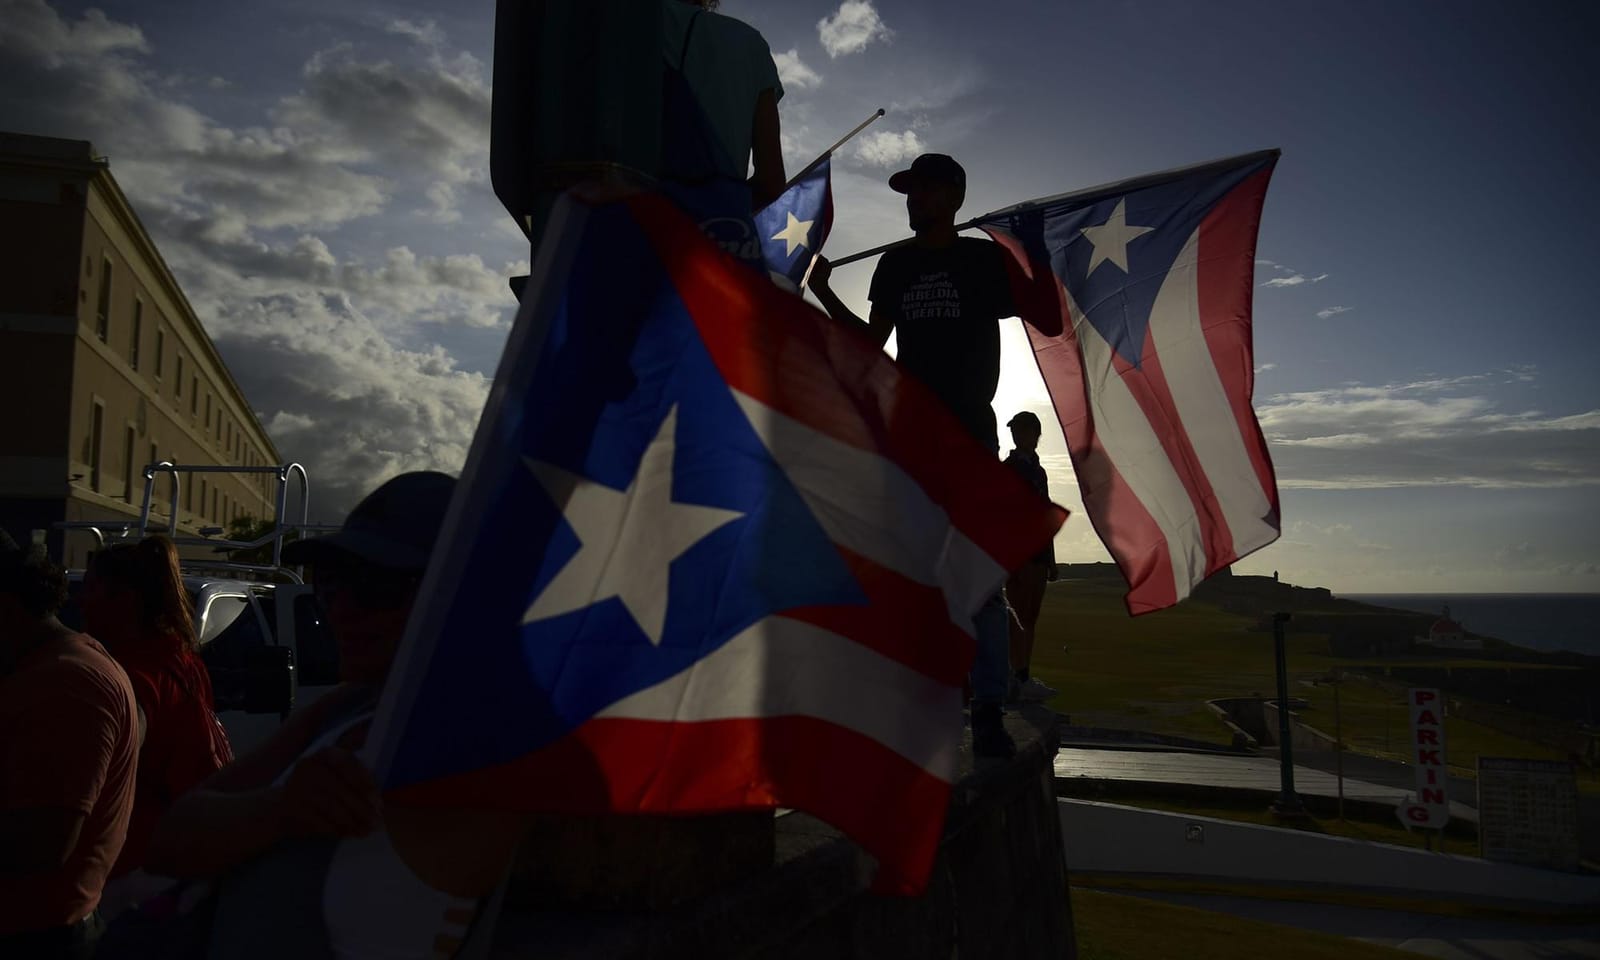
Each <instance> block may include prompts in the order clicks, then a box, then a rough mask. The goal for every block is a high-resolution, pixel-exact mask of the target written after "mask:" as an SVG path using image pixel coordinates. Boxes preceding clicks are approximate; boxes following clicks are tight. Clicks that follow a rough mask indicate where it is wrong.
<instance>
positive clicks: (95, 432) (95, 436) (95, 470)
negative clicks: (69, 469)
mask: <svg viewBox="0 0 1600 960" xmlns="http://www.w3.org/2000/svg"><path fill="white" fill-rule="evenodd" d="M105 421H106V405H105V404H103V403H101V402H100V401H99V400H96V401H94V407H93V410H92V412H91V413H90V414H89V489H90V490H93V491H94V492H95V493H99V492H100V433H101V431H102V430H103V429H104V428H105Z"/></svg>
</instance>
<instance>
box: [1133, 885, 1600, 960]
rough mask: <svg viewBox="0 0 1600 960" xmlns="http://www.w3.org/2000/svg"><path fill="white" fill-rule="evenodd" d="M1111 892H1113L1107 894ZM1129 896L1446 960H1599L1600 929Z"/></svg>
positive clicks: (1183, 895) (1598, 926)
mask: <svg viewBox="0 0 1600 960" xmlns="http://www.w3.org/2000/svg"><path fill="white" fill-rule="evenodd" d="M1107 892H1111V891H1107ZM1120 892H1124V893H1126V894H1127V895H1129V896H1138V897H1144V898H1146V899H1150V900H1160V901H1162V902H1163V903H1173V904H1178V905H1179V906H1185V907H1195V908H1198V909H1201V910H1212V911H1216V912H1218V913H1227V914H1232V915H1233V916H1238V917H1244V918H1245V919H1248V920H1261V921H1264V922H1267V923H1278V924H1283V925H1285V926H1290V927H1299V928H1301V929H1303V930H1319V931H1321V932H1323V933H1332V934H1337V935H1339V936H1342V937H1351V938H1353V939H1356V940H1364V941H1366V942H1368V943H1375V944H1380V945H1382V946H1386V947H1393V948H1395V949H1397V950H1406V951H1410V952H1412V953H1418V954H1422V955H1424V956H1429V957H1438V958H1440V960H1595V958H1600V924H1592V923H1591V924H1535V923H1519V922H1513V921H1507V920H1477V919H1470V918H1468V919H1462V918H1458V917H1436V916H1431V915H1428V914H1418V913H1401V912H1399V911H1394V910H1372V909H1367V908H1363V907H1344V906H1332V905H1328V904H1316V903H1290V902H1285V901H1281V900H1256V899H1252V898H1248V897H1217V896H1207V895H1204V894H1189V893H1160V892H1153V891H1152V892H1145V891H1120Z"/></svg>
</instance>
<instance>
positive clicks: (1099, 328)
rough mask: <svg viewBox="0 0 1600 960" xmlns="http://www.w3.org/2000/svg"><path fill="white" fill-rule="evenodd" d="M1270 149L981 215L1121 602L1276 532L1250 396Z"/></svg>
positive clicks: (1160, 597)
mask: <svg viewBox="0 0 1600 960" xmlns="http://www.w3.org/2000/svg"><path fill="white" fill-rule="evenodd" d="M1277 158H1278V151H1276V150H1271V151H1264V152H1262V153H1255V154H1249V155H1246V156H1241V157H1234V158H1231V159H1228V160H1222V161H1217V162H1215V163H1209V164H1202V165H1200V166H1196V167H1189V168H1186V169H1183V170H1176V171H1172V172H1170V173H1165V174H1157V175H1154V176H1149V177H1141V178H1139V179H1136V180H1130V181H1127V182H1124V183H1118V184H1112V185H1109V186H1106V187H1099V188H1095V189H1093V190H1086V191H1082V192H1079V193H1074V194H1069V195H1065V196H1061V197H1052V198H1049V199H1045V200H1038V201H1034V202H1032V203H1025V204H1021V205H1018V206H1016V207H1012V208H1009V209H1006V210H1000V211H997V212H995V213H992V214H988V215H986V216H984V217H980V218H979V219H978V220H976V221H974V222H973V225H974V226H978V227H981V228H982V229H984V230H985V231H986V232H987V233H988V234H989V235H990V236H992V237H993V238H994V239H995V240H997V241H998V242H999V243H1000V244H1002V245H1003V246H1004V247H1005V248H1006V249H1007V250H1009V251H1010V252H1011V253H1012V254H1013V257H1014V265H1015V267H1016V269H1015V270H1014V272H1013V281H1014V284H1013V285H1014V286H1015V287H1016V288H1017V292H1018V301H1019V302H1018V309H1019V311H1020V312H1021V314H1022V316H1023V319H1024V320H1025V321H1027V329H1028V336H1029V338H1030V339H1031V341H1032V343H1033V349H1034V355H1035V356H1036V357H1037V359H1038V362H1039V370H1040V372H1041V373H1042V374H1043V375H1044V381H1045V386H1046V387H1047V388H1048V389H1049V391H1050V397H1051V400H1052V402H1053V403H1054V405H1055V410H1056V414H1057V416H1058V417H1059V418H1060V420H1061V425H1062V428H1063V430H1064V431H1065V433H1066V439H1067V447H1068V450H1069V452H1070V453H1071V455H1072V463H1073V467H1074V469H1075V471H1076V472H1077V476H1078V485H1079V488H1080V490H1081V492H1082V494H1083V501H1084V505H1085V507H1086V508H1087V510H1088V513H1089V519H1090V520H1091V521H1092V522H1093V524H1094V527H1095V530H1096V531H1097V532H1098V533H1099V535H1100V539H1101V540H1102V541H1103V542H1104V543H1105V545H1106V548H1107V549H1108V550H1110V552H1111V555H1112V557H1113V558H1115V560H1116V562H1117V565H1118V566H1119V567H1120V568H1121V570H1122V573H1123V576H1124V577H1126V578H1127V581H1128V586H1129V592H1128V597H1127V603H1128V609H1129V611H1130V612H1131V613H1134V614H1140V613H1148V612H1150V611H1152V610H1160V609H1162V608H1164V607H1169V606H1171V605H1173V604H1175V603H1177V602H1178V601H1179V600H1182V599H1183V598H1184V597H1186V596H1188V595H1189V592H1190V591H1191V590H1192V589H1193V588H1194V586H1195V585H1196V584H1198V583H1199V582H1200V581H1202V580H1204V579H1205V578H1206V577H1208V576H1210V575H1211V574H1212V573H1215V572H1216V571H1218V570H1221V569H1223V568H1224V567H1226V566H1228V565H1229V564H1231V563H1233V562H1234V561H1236V560H1238V559H1240V558H1241V557H1244V556H1246V555H1248V554H1250V553H1251V552H1253V551H1255V550H1259V549H1260V548H1261V547H1264V546H1266V545H1267V544H1269V543H1271V542H1273V541H1274V540H1276V539H1277V538H1278V530H1279V516H1278V488H1277V481H1276V479H1275V477H1274V475H1273V470H1272V460H1271V459H1270V457H1269V456H1268V453H1267V445H1266V441H1265V439H1264V438H1263V436H1262V433H1261V427H1260V425H1259V423H1258V422H1257V421H1256V416H1255V411H1254V409H1253V408H1252V407H1251V402H1250V400H1251V393H1252V392H1253V390H1254V389H1255V368H1254V361H1253V351H1252V347H1251V326H1250V304H1251V291H1252V287H1253V284H1254V282H1255V281H1254V277H1255V246H1256V228H1257V225H1258V224H1259V222H1260V219H1261V204H1262V200H1263V198H1264V197H1265V196H1266V191H1267V181H1268V179H1269V178H1270V177H1271V176H1272V168H1273V165H1274V164H1275V163H1276V162H1277Z"/></svg>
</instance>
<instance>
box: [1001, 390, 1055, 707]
mask: <svg viewBox="0 0 1600 960" xmlns="http://www.w3.org/2000/svg"><path fill="white" fill-rule="evenodd" d="M1006 426H1007V427H1010V428H1011V442H1012V444H1013V445H1014V449H1012V451H1011V455H1010V456H1008V457H1006V466H1008V467H1010V468H1011V469H1013V470H1015V471H1017V473H1019V474H1021V475H1022V478H1023V479H1024V480H1026V481H1028V483H1029V484H1030V485H1031V486H1032V487H1033V489H1034V490H1036V491H1038V493H1039V496H1041V497H1044V498H1045V499H1046V500H1048V499H1050V481H1049V478H1047V477H1046V476H1045V473H1044V467H1043V465H1041V464H1040V463H1039V435H1040V433H1042V432H1043V427H1042V425H1041V424H1040V423H1039V418H1038V416H1036V415H1034V414H1033V413H1030V412H1029V411H1027V410H1024V411H1022V412H1021V413H1019V414H1017V415H1016V416H1014V417H1012V418H1011V419H1010V420H1008V421H1006ZM1056 576H1057V571H1056V545H1055V542H1054V541H1051V543H1050V545H1049V546H1047V547H1045V548H1044V549H1043V550H1040V551H1039V552H1038V553H1037V554H1035V555H1034V556H1033V557H1030V558H1029V559H1028V562H1027V563H1025V564H1023V565H1022V566H1021V567H1018V568H1017V569H1016V570H1014V571H1012V573H1011V578H1010V579H1009V580H1007V581H1006V600H1007V601H1009V602H1010V604H1011V612H1012V613H1013V614H1014V615H1015V617H1016V619H1014V620H1013V621H1012V622H1011V690H1010V694H1009V699H1012V700H1035V701H1042V700H1049V699H1050V698H1051V697H1053V696H1055V695H1056V690H1055V688H1053V687H1050V686H1047V685H1046V684H1045V683H1044V682H1043V681H1041V680H1040V679H1039V678H1038V677H1035V676H1032V675H1030V673H1029V666H1028V665H1029V663H1030V662H1031V661H1032V660H1033V638H1034V631H1035V630H1036V629H1037V627H1038V626H1039V609H1040V607H1042V606H1043V605H1044V585H1045V583H1047V582H1049V581H1053V580H1055V578H1056Z"/></svg>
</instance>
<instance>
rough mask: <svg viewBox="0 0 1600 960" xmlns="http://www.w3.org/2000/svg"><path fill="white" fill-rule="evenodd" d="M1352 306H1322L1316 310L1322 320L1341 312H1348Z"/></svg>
mask: <svg viewBox="0 0 1600 960" xmlns="http://www.w3.org/2000/svg"><path fill="white" fill-rule="evenodd" d="M1353 309H1355V308H1354V307H1324V308H1322V309H1321V310H1318V311H1317V316H1318V317H1319V318H1321V319H1323V320H1330V319H1332V318H1334V317H1337V316H1338V315H1339V314H1341V313H1349V312H1350V311H1351V310H1353Z"/></svg>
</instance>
